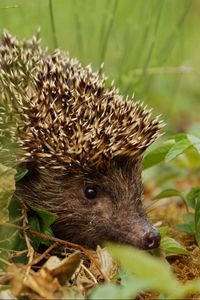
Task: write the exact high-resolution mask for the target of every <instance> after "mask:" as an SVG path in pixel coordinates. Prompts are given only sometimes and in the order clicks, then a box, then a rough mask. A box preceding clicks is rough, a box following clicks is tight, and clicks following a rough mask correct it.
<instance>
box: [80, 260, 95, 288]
mask: <svg viewBox="0 0 200 300" xmlns="http://www.w3.org/2000/svg"><path fill="white" fill-rule="evenodd" d="M81 267H82V268H83V269H84V270H85V272H86V273H88V275H89V276H90V277H91V279H92V280H93V281H94V283H95V284H97V283H98V282H97V280H96V278H95V277H94V275H93V274H92V273H91V272H90V270H88V268H86V267H85V266H84V264H83V263H82V264H81Z"/></svg>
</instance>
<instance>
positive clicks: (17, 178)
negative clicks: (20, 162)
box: [15, 168, 28, 182]
mask: <svg viewBox="0 0 200 300" xmlns="http://www.w3.org/2000/svg"><path fill="white" fill-rule="evenodd" d="M27 173H28V170H27V169H22V168H21V169H18V170H17V174H16V175H15V181H16V182H18V181H20V180H21V179H22V178H23V177H24V176H25V175H26V174H27Z"/></svg>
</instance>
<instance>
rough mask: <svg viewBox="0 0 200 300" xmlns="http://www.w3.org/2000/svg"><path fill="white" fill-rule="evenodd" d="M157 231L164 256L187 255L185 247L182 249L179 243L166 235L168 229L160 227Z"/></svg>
mask: <svg viewBox="0 0 200 300" xmlns="http://www.w3.org/2000/svg"><path fill="white" fill-rule="evenodd" d="M159 231H160V234H161V242H160V249H161V250H163V251H164V252H165V253H166V254H168V253H176V254H182V255H189V252H188V251H187V250H186V249H185V247H183V246H182V245H181V244H180V243H179V242H177V241H176V240H175V239H173V238H171V237H169V236H168V235H167V234H168V227H160V228H159Z"/></svg>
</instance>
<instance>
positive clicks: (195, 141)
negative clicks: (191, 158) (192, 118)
mask: <svg viewBox="0 0 200 300" xmlns="http://www.w3.org/2000/svg"><path fill="white" fill-rule="evenodd" d="M187 138H188V140H189V141H190V143H191V144H192V145H193V147H194V148H195V149H196V150H197V152H198V153H199V154H200V138H198V137H196V136H194V135H191V134H188V135H187Z"/></svg>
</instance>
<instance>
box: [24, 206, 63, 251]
mask: <svg viewBox="0 0 200 300" xmlns="http://www.w3.org/2000/svg"><path fill="white" fill-rule="evenodd" d="M57 218H58V216H57V215H56V214H55V213H52V212H49V211H46V210H43V209H41V208H37V207H32V206H31V211H30V213H29V216H28V220H29V224H30V228H31V229H33V230H35V231H38V232H42V233H44V234H46V235H49V236H52V235H53V232H52V229H51V227H50V226H51V225H52V224H53V223H54V222H55V220H57ZM31 239H32V242H33V247H34V248H35V249H37V248H38V247H39V245H40V244H44V245H46V246H49V245H50V244H51V241H49V240H47V239H43V238H40V237H38V236H35V235H31Z"/></svg>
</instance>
